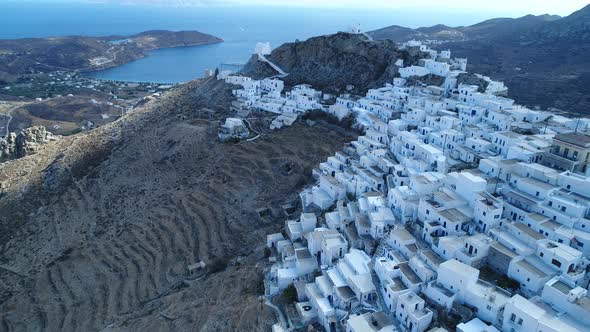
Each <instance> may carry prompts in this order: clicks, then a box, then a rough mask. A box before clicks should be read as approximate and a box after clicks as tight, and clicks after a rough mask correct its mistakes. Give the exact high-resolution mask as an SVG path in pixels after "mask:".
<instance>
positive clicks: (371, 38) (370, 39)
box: [361, 32, 373, 41]
mask: <svg viewBox="0 0 590 332" xmlns="http://www.w3.org/2000/svg"><path fill="white" fill-rule="evenodd" d="M361 35H363V36H365V37H367V39H368V40H369V41H373V37H371V36H369V35H368V34H367V33H366V32H361Z"/></svg>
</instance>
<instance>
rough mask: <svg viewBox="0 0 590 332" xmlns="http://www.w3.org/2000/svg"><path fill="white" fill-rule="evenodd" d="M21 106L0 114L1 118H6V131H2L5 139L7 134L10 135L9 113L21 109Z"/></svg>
mask: <svg viewBox="0 0 590 332" xmlns="http://www.w3.org/2000/svg"><path fill="white" fill-rule="evenodd" d="M21 106H22V105H18V106H16V107H13V108H11V109H9V110H8V111H6V112H5V113H0V114H2V115H3V116H5V117H7V118H8V121H6V130H5V131H4V137H7V136H8V134H9V133H10V122H11V121H12V115H10V112H12V111H14V110H15V109H17V108H19V107H21Z"/></svg>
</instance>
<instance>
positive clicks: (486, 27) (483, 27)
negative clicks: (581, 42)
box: [369, 15, 561, 42]
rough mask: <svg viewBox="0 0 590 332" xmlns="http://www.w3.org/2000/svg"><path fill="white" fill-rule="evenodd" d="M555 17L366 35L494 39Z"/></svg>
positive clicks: (394, 28) (393, 28)
mask: <svg viewBox="0 0 590 332" xmlns="http://www.w3.org/2000/svg"><path fill="white" fill-rule="evenodd" d="M560 18H561V17H560V16H557V15H539V16H534V15H527V16H523V17H520V18H494V19H490V20H487V21H483V22H480V23H477V24H474V25H470V26H466V27H463V26H461V27H449V26H446V25H444V24H437V25H433V26H431V27H422V28H417V29H411V28H406V27H402V26H398V25H392V26H389V27H385V28H382V29H379V30H375V31H371V32H369V35H371V36H372V37H373V38H375V39H390V40H393V41H395V42H404V41H408V40H411V39H421V40H439V41H459V40H473V39H482V38H498V37H503V36H510V35H512V34H513V33H514V32H515V31H525V30H527V29H531V28H533V27H536V26H538V25H539V24H543V23H547V22H552V21H556V20H559V19H560Z"/></svg>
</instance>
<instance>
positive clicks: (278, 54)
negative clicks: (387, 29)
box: [242, 32, 422, 93]
mask: <svg viewBox="0 0 590 332" xmlns="http://www.w3.org/2000/svg"><path fill="white" fill-rule="evenodd" d="M421 56H422V55H421V54H419V52H417V53H416V52H412V53H410V52H407V51H402V50H399V49H398V47H397V46H396V45H395V43H393V42H391V41H387V40H386V41H368V40H367V38H366V37H365V36H363V35H358V34H349V33H343V32H341V33H337V34H334V35H330V36H320V37H315V38H310V39H308V40H306V41H302V42H294V43H287V44H283V45H281V46H280V47H278V48H276V49H275V50H273V52H272V54H271V55H269V56H268V59H269V60H270V61H272V62H274V63H275V64H277V65H278V66H279V67H280V68H281V69H283V70H284V71H285V72H287V73H289V75H288V76H287V77H285V78H283V80H284V81H285V83H286V84H287V85H296V84H302V83H308V84H311V85H312V86H313V87H314V88H317V89H321V90H323V91H326V92H332V93H339V92H340V93H343V92H347V86H349V85H351V86H352V89H351V90H350V91H351V92H356V93H362V92H366V90H367V89H369V88H374V87H380V86H383V84H385V82H390V81H391V80H392V79H393V78H394V77H395V75H396V74H397V71H398V67H397V66H396V65H395V62H396V61H397V60H398V59H402V60H404V62H405V63H406V64H413V63H416V62H417V61H418V59H419V58H420V57H421ZM242 74H244V75H246V76H251V77H254V78H263V77H270V76H274V75H276V74H277V73H276V71H274V70H273V69H272V68H271V67H270V66H269V65H268V64H266V63H264V62H261V61H259V60H258V57H257V56H253V57H252V58H251V59H250V61H249V62H248V63H247V64H246V66H245V67H244V69H243V70H242Z"/></svg>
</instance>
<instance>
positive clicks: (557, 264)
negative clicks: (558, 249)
mask: <svg viewBox="0 0 590 332" xmlns="http://www.w3.org/2000/svg"><path fill="white" fill-rule="evenodd" d="M551 264H553V265H555V266H557V267H561V262H560V261H558V260H556V259H552V260H551Z"/></svg>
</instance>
